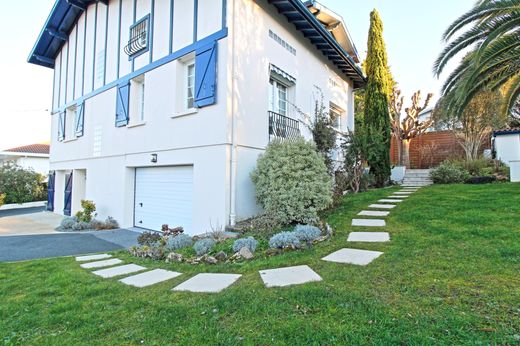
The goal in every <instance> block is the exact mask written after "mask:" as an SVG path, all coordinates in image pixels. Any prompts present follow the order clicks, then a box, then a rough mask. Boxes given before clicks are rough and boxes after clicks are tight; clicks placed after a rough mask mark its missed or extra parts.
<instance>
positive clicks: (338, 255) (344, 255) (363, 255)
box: [322, 249, 383, 266]
mask: <svg viewBox="0 0 520 346" xmlns="http://www.w3.org/2000/svg"><path fill="white" fill-rule="evenodd" d="M382 254H383V253H382V252H379V251H368V250H358V249H341V250H338V251H336V252H333V253H331V254H330V255H328V256H325V257H323V258H322V260H324V261H329V262H336V263H349V264H357V265H361V266H365V265H367V264H369V263H370V262H372V261H373V260H375V259H376V258H378V257H379V256H381V255H382Z"/></svg>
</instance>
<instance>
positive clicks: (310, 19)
mask: <svg viewBox="0 0 520 346" xmlns="http://www.w3.org/2000/svg"><path fill="white" fill-rule="evenodd" d="M268 2H269V3H270V4H271V5H273V6H274V7H276V9H277V10H278V12H279V13H281V14H282V15H284V16H285V17H286V18H287V20H288V21H289V22H290V23H292V24H293V25H294V26H295V27H296V29H297V30H298V31H300V32H301V33H303V35H304V36H305V37H306V38H308V39H309V41H311V43H312V44H313V45H314V46H316V48H317V49H318V50H320V51H321V52H322V53H323V54H324V55H325V56H326V57H327V58H328V59H329V60H330V61H331V62H332V63H333V64H334V65H335V66H336V67H337V68H338V69H339V70H340V71H341V72H343V73H344V74H345V76H347V77H348V78H349V79H351V80H352V81H353V82H354V88H355V89H357V88H362V87H364V86H365V85H366V81H367V80H366V78H365V76H364V75H363V72H362V71H361V69H360V68H359V67H358V66H357V65H356V62H355V61H354V59H353V58H352V57H351V56H350V54H349V53H347V52H346V51H345V49H344V48H343V47H342V46H341V45H340V44H339V43H338V41H337V40H336V39H335V38H334V36H333V35H332V34H331V33H330V32H329V31H328V30H327V29H326V28H325V26H324V25H323V24H322V23H321V22H320V21H319V20H318V19H317V18H316V17H315V15H314V14H312V13H311V11H310V10H309V9H308V8H307V6H309V5H310V6H312V5H313V4H314V2H307V3H305V4H304V3H303V2H301V0H268Z"/></svg>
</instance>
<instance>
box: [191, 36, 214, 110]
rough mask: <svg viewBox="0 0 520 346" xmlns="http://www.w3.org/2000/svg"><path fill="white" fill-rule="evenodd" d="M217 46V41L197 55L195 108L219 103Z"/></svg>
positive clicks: (203, 48) (198, 50)
mask: <svg viewBox="0 0 520 346" xmlns="http://www.w3.org/2000/svg"><path fill="white" fill-rule="evenodd" d="M217 46H218V44H217V42H216V41H215V42H212V43H210V44H208V45H206V46H203V47H201V48H200V49H197V51H196V53H195V107H198V108H201V107H205V106H209V105H212V104H215V103H216V102H217Z"/></svg>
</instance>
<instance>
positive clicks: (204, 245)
mask: <svg viewBox="0 0 520 346" xmlns="http://www.w3.org/2000/svg"><path fill="white" fill-rule="evenodd" d="M216 244H217V242H216V241H214V240H213V239H211V238H204V239H200V240H197V241H196V242H195V244H193V250H195V253H196V254H197V256H202V255H205V254H207V253H209V252H210V251H211V249H213V248H214V247H215V245H216Z"/></svg>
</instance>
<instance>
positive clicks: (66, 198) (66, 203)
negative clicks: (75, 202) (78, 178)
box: [63, 172, 72, 216]
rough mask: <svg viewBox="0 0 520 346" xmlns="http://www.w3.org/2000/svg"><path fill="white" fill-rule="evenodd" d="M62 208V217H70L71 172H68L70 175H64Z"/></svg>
mask: <svg viewBox="0 0 520 346" xmlns="http://www.w3.org/2000/svg"><path fill="white" fill-rule="evenodd" d="M63 206H64V207H63V215H67V216H70V213H71V211H72V172H70V174H65V191H64V201H63Z"/></svg>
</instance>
